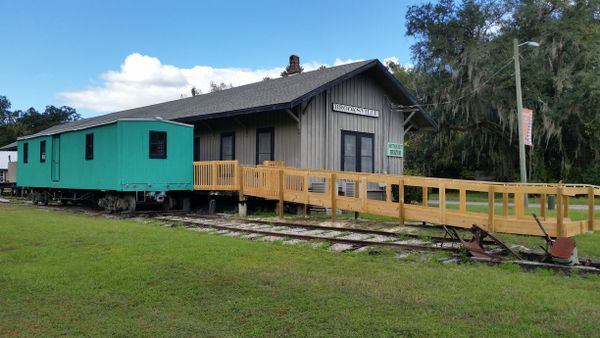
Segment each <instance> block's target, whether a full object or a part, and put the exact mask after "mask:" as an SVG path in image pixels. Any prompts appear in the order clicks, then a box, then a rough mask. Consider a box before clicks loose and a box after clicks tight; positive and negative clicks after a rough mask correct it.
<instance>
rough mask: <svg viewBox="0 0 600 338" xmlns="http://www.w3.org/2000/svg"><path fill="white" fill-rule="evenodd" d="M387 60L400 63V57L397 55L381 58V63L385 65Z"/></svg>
mask: <svg viewBox="0 0 600 338" xmlns="http://www.w3.org/2000/svg"><path fill="white" fill-rule="evenodd" d="M389 62H393V63H396V64H398V63H400V59H398V57H397V56H388V57H386V58H385V59H383V64H384V65H387V64H388V63H389Z"/></svg>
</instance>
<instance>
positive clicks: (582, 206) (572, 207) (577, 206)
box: [429, 200, 600, 210]
mask: <svg viewBox="0 0 600 338" xmlns="http://www.w3.org/2000/svg"><path fill="white" fill-rule="evenodd" d="M439 203H440V202H439V201H438V200H429V204H434V205H436V204H439ZM446 203H447V204H450V205H458V201H446ZM494 204H495V205H496V206H502V202H496V203H494ZM467 205H481V206H487V205H488V202H478V201H469V202H467ZM508 205H509V206H511V207H512V206H513V203H508ZM529 205H530V206H532V207H539V205H540V204H539V203H529ZM587 208H588V206H587V204H569V210H587ZM594 209H595V210H600V205H596V206H594Z"/></svg>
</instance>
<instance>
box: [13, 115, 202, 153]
mask: <svg viewBox="0 0 600 338" xmlns="http://www.w3.org/2000/svg"><path fill="white" fill-rule="evenodd" d="M120 121H133V122H148V121H153V122H156V121H158V122H162V123H170V124H176V125H180V126H183V127H188V128H193V127H194V126H193V125H191V124H187V123H182V122H177V121H170V120H164V119H163V118H162V117H155V118H120V119H116V120H105V121H95V123H86V124H82V125H79V126H74V127H73V128H69V129H67V130H62V131H58V132H53V131H52V129H53V128H54V127H52V128H48V129H46V130H44V131H41V132H39V133H36V134H32V135H26V136H22V137H19V138H18V140H19V141H20V140H27V139H31V138H35V137H40V136H50V135H56V134H60V133H68V132H72V131H78V130H85V129H90V128H96V127H100V126H104V125H107V124H113V123H117V122H120ZM69 124H70V123H68V124H65V125H69ZM11 144H13V143H11ZM14 145H15V148H16V146H17V142H14ZM8 146H10V144H9V145H8ZM8 146H6V147H8Z"/></svg>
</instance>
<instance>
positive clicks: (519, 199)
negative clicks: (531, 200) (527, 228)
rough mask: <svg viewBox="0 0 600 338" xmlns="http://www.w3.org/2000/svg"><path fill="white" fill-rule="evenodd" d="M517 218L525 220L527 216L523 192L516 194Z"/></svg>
mask: <svg viewBox="0 0 600 338" xmlns="http://www.w3.org/2000/svg"><path fill="white" fill-rule="evenodd" d="M514 195H515V201H514V203H515V217H517V218H523V217H524V216H525V209H524V208H525V197H524V195H523V192H520V191H519V192H515V194H514Z"/></svg>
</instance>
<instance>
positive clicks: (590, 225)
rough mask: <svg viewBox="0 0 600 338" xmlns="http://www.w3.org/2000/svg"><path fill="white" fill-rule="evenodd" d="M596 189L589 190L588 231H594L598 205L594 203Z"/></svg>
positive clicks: (590, 188)
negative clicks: (595, 212) (595, 213)
mask: <svg viewBox="0 0 600 338" xmlns="http://www.w3.org/2000/svg"><path fill="white" fill-rule="evenodd" d="M594 197H595V196H594V187H589V188H588V231H594V211H595V210H594V209H595V208H596V204H595V203H594Z"/></svg>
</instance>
